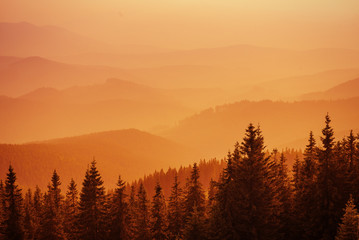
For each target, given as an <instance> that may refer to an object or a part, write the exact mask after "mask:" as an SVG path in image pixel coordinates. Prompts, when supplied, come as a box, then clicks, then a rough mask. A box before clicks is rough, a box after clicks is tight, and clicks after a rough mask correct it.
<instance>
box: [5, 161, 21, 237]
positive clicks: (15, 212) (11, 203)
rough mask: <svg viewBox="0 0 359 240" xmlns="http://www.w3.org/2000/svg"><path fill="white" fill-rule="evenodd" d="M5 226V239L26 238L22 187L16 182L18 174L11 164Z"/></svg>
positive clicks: (6, 195) (6, 187)
mask: <svg viewBox="0 0 359 240" xmlns="http://www.w3.org/2000/svg"><path fill="white" fill-rule="evenodd" d="M3 207H4V209H3V214H4V219H3V228H4V237H5V240H22V239H24V230H23V225H22V220H23V219H22V208H23V199H22V195H21V189H20V188H19V186H18V185H17V184H16V174H15V172H14V169H13V167H12V166H11V165H10V166H9V172H8V173H7V177H6V180H5V189H4V205H3Z"/></svg>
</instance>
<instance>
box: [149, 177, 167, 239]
mask: <svg viewBox="0 0 359 240" xmlns="http://www.w3.org/2000/svg"><path fill="white" fill-rule="evenodd" d="M166 228H167V226H166V202H165V197H164V196H163V193H162V188H161V186H160V184H159V182H157V184H156V186H155V195H154V196H153V200H152V207H151V235H152V239H156V240H162V239H163V240H164V239H168V238H167V233H166Z"/></svg>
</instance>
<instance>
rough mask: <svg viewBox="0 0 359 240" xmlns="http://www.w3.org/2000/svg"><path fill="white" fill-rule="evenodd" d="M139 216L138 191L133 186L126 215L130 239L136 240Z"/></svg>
mask: <svg viewBox="0 0 359 240" xmlns="http://www.w3.org/2000/svg"><path fill="white" fill-rule="evenodd" d="M137 215H138V214H137V200H136V190H135V187H134V186H133V185H132V186H131V190H130V197H129V200H128V211H127V215H126V225H127V229H128V236H129V238H130V239H134V238H135V235H136V221H137Z"/></svg>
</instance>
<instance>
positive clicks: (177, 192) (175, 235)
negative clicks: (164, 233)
mask: <svg viewBox="0 0 359 240" xmlns="http://www.w3.org/2000/svg"><path fill="white" fill-rule="evenodd" d="M179 185H180V183H179V182H178V176H177V173H176V175H175V177H174V183H173V186H172V190H171V195H170V197H169V203H168V215H167V219H168V235H169V239H173V240H174V239H181V238H182V230H183V221H184V212H183V193H182V189H181V187H180V186H179Z"/></svg>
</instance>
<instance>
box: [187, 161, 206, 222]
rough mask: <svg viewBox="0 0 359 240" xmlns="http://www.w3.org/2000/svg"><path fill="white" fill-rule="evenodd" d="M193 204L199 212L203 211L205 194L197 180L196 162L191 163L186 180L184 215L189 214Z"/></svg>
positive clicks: (202, 212)
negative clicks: (190, 169) (189, 172)
mask: <svg viewBox="0 0 359 240" xmlns="http://www.w3.org/2000/svg"><path fill="white" fill-rule="evenodd" d="M194 206H196V208H197V211H198V213H199V214H202V215H203V214H204V213H205V195H204V191H203V189H202V184H201V183H200V181H199V169H198V166H197V163H194V164H193V167H192V171H191V176H190V178H189V179H188V180H187V184H186V192H185V206H184V208H185V211H186V212H185V217H186V218H187V217H188V216H190V215H191V213H192V212H193V209H194Z"/></svg>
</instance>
